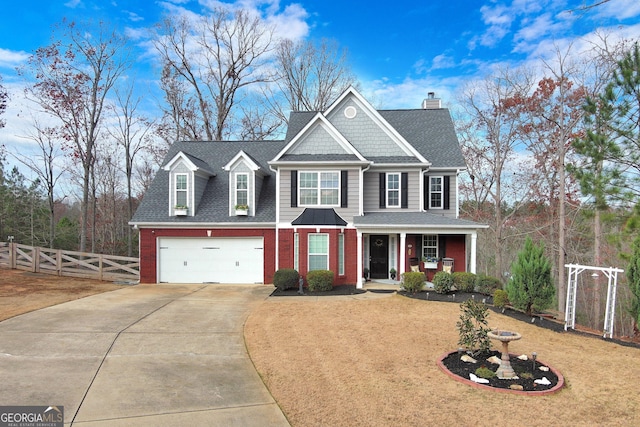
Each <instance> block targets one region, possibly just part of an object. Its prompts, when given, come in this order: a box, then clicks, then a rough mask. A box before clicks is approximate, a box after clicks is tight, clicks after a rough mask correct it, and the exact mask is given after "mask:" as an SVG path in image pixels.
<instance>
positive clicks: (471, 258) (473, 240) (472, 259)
mask: <svg viewBox="0 0 640 427" xmlns="http://www.w3.org/2000/svg"><path fill="white" fill-rule="evenodd" d="M477 241H478V233H476V232H475V231H474V232H473V233H471V251H470V253H469V255H470V256H469V270H470V273H473V274H475V273H476V245H477Z"/></svg>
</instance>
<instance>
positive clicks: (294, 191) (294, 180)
mask: <svg viewBox="0 0 640 427" xmlns="http://www.w3.org/2000/svg"><path fill="white" fill-rule="evenodd" d="M291 207H292V208H297V207H298V171H291Z"/></svg>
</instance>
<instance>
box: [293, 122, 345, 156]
mask: <svg viewBox="0 0 640 427" xmlns="http://www.w3.org/2000/svg"><path fill="white" fill-rule="evenodd" d="M344 152H345V151H344V148H342V147H341V146H340V144H338V143H337V142H336V140H335V139H334V138H333V137H332V136H331V135H329V133H328V132H327V130H326V129H325V128H324V127H323V126H320V125H315V126H314V127H313V128H312V129H311V130H310V132H309V134H307V135H305V137H304V138H303V139H302V141H300V142H299V143H298V144H297V145H296V146H295V147H293V149H292V150H290V151H289V153H288V154H295V155H297V154H341V153H344Z"/></svg>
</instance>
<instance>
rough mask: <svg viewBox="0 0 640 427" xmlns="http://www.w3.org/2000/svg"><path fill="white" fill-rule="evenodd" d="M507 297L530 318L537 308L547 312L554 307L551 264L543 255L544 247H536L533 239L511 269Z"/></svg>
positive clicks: (528, 238)
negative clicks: (547, 309)
mask: <svg viewBox="0 0 640 427" xmlns="http://www.w3.org/2000/svg"><path fill="white" fill-rule="evenodd" d="M507 294H508V295H509V301H511V303H512V304H513V305H514V306H515V307H516V308H517V309H520V310H524V311H525V312H526V313H527V314H528V315H531V314H532V312H533V310H534V309H535V310H538V311H540V310H544V309H546V308H549V307H550V306H551V305H552V304H553V298H554V296H555V287H554V285H553V281H552V280H551V264H550V262H549V259H548V258H547V257H546V256H545V255H544V247H543V246H542V245H539V246H538V245H536V244H534V243H533V240H531V238H530V237H527V240H526V241H525V243H524V249H523V250H522V251H520V252H519V253H518V259H517V260H516V261H515V262H514V263H513V265H512V266H511V280H510V281H509V283H508V284H507Z"/></svg>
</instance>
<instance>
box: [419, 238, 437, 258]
mask: <svg viewBox="0 0 640 427" xmlns="http://www.w3.org/2000/svg"><path fill="white" fill-rule="evenodd" d="M422 256H423V257H424V258H427V259H429V258H438V236H437V235H435V234H424V235H423V236H422Z"/></svg>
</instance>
